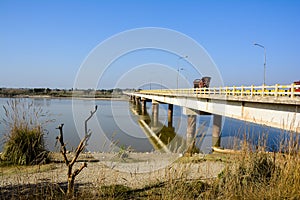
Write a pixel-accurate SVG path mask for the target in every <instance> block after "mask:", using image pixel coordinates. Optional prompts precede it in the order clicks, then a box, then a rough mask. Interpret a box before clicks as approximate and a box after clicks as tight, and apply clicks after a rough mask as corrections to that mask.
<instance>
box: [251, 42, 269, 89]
mask: <svg viewBox="0 0 300 200" xmlns="http://www.w3.org/2000/svg"><path fill="white" fill-rule="evenodd" d="M254 45H256V46H259V47H261V48H263V49H264V54H265V62H264V82H263V85H266V62H267V53H266V48H265V47H264V46H263V45H261V44H258V43H254Z"/></svg>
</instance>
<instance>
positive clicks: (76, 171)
mask: <svg viewBox="0 0 300 200" xmlns="http://www.w3.org/2000/svg"><path fill="white" fill-rule="evenodd" d="M85 167H87V164H86V162H84V163H83V164H82V165H81V166H80V168H79V169H76V170H75V171H74V172H73V174H72V177H74V178H75V177H76V176H77V175H78V174H79V173H80V172H81V171H82V170H83V169H84V168H85Z"/></svg>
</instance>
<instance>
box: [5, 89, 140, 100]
mask: <svg viewBox="0 0 300 200" xmlns="http://www.w3.org/2000/svg"><path fill="white" fill-rule="evenodd" d="M124 90H126V91H134V90H135V89H120V88H115V89H78V88H75V89H74V88H71V89H57V88H56V89H50V88H0V97H27V96H41V95H47V96H52V97H72V96H73V97H74V96H75V97H86V98H89V97H96V98H118V97H121V96H122V95H123V91H124Z"/></svg>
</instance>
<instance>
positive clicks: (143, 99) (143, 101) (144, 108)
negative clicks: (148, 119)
mask: <svg viewBox="0 0 300 200" xmlns="http://www.w3.org/2000/svg"><path fill="white" fill-rule="evenodd" d="M141 103H142V115H146V114H147V107H146V99H145V98H141Z"/></svg>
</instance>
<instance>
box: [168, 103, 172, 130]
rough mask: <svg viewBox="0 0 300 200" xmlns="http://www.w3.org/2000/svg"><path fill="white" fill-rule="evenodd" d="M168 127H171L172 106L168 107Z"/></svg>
mask: <svg viewBox="0 0 300 200" xmlns="http://www.w3.org/2000/svg"><path fill="white" fill-rule="evenodd" d="M168 127H173V104H169V107H168Z"/></svg>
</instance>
